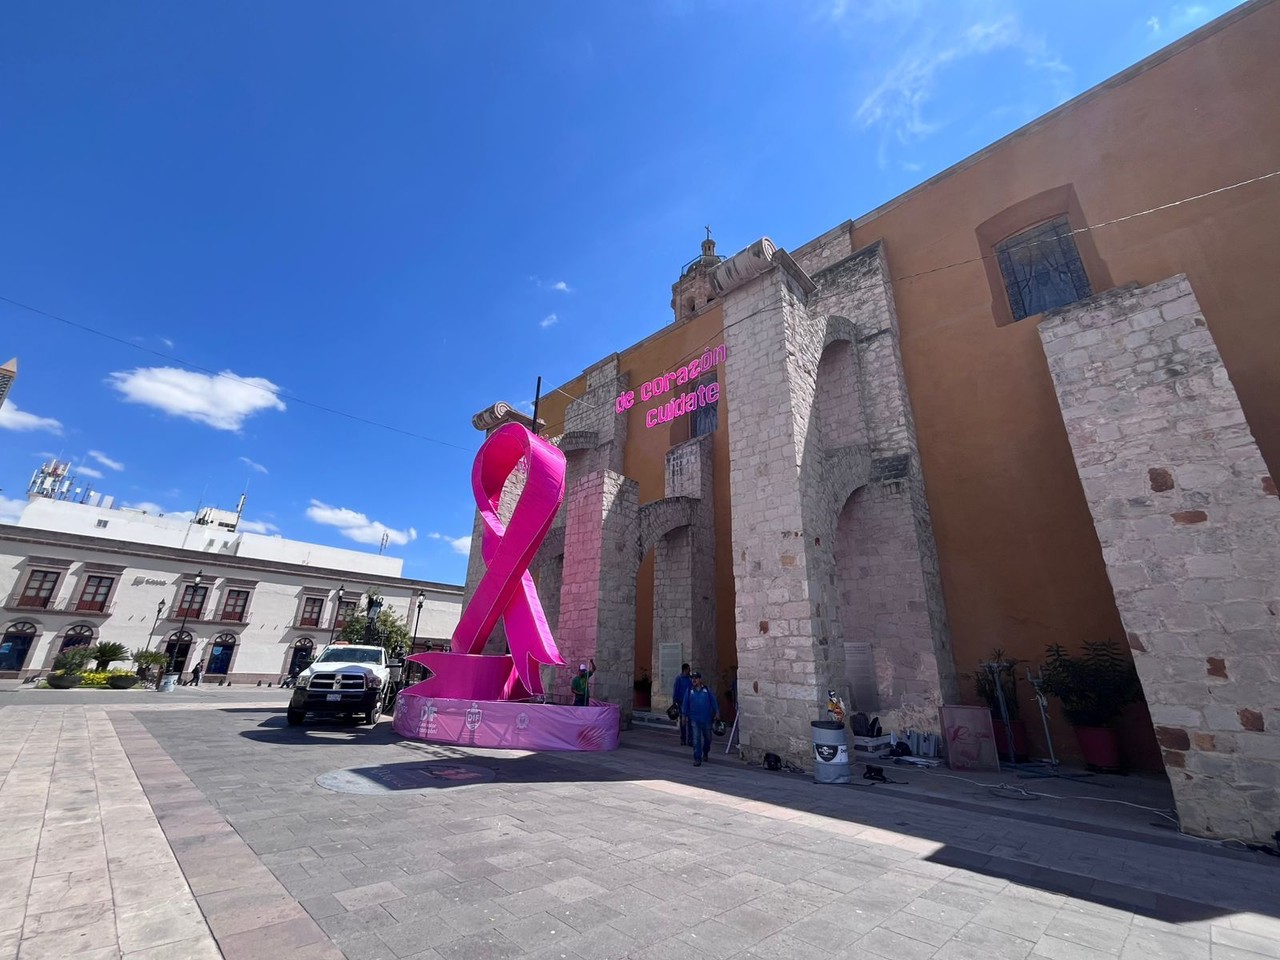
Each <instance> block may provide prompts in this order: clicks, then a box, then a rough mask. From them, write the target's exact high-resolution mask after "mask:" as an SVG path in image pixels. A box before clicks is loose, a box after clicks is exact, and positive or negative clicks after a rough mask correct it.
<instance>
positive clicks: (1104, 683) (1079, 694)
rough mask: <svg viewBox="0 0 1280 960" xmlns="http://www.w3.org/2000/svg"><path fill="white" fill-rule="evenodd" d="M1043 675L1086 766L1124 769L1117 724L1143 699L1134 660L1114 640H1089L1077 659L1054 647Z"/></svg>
mask: <svg viewBox="0 0 1280 960" xmlns="http://www.w3.org/2000/svg"><path fill="white" fill-rule="evenodd" d="M1042 676H1043V683H1042V688H1043V690H1044V692H1045V693H1047V694H1049V695H1050V696H1052V697H1055V698H1057V700H1058V701H1059V702H1060V703H1061V704H1062V710H1063V713H1065V714H1066V716H1067V721H1068V722H1069V723H1070V724H1071V726H1072V727H1074V728H1075V731H1076V739H1077V740H1079V741H1080V752H1081V753H1082V754H1083V755H1084V762H1085V763H1086V764H1088V765H1089V766H1090V767H1092V768H1094V769H1096V770H1112V771H1114V770H1119V769H1120V767H1121V764H1120V741H1119V737H1118V736H1117V735H1116V731H1115V730H1114V728H1113V725H1114V724H1115V722H1116V720H1117V719H1119V717H1120V714H1121V713H1123V712H1124V709H1125V707H1127V706H1128V705H1129V704H1131V703H1136V702H1137V701H1139V700H1141V699H1142V685H1141V684H1140V683H1139V681H1138V671H1137V670H1136V669H1134V666H1133V662H1132V661H1131V660H1130V659H1129V658H1128V657H1126V656H1125V655H1124V654H1123V653H1122V652H1121V651H1120V648H1119V647H1118V646H1117V645H1116V643H1115V641H1113V640H1088V641H1086V642H1085V644H1084V651H1083V652H1082V653H1080V654H1079V655H1077V656H1072V655H1071V654H1069V653H1067V651H1066V650H1065V649H1063V648H1062V646H1061V645H1060V644H1056V643H1055V644H1052V645H1051V646H1050V647H1049V649H1048V655H1047V658H1046V660H1045V663H1044V667H1043V670H1042Z"/></svg>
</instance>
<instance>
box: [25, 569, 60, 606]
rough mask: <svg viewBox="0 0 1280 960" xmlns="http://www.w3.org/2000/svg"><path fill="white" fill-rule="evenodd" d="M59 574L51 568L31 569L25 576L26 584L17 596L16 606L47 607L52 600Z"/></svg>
mask: <svg viewBox="0 0 1280 960" xmlns="http://www.w3.org/2000/svg"><path fill="white" fill-rule="evenodd" d="M59 576H60V574H58V573H56V572H55V571H52V570H32V571H31V575H30V576H29V577H27V586H26V588H25V589H24V590H23V591H22V596H20V597H19V598H18V606H20V607H40V608H41V609H45V608H47V607H48V606H49V604H50V603H51V602H52V600H53V591H54V590H55V589H56V588H57V586H58V577H59Z"/></svg>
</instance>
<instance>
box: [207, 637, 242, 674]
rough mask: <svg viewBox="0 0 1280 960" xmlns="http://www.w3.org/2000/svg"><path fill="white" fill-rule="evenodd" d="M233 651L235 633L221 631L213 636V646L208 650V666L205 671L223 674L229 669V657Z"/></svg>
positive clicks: (234, 650) (234, 649)
mask: <svg viewBox="0 0 1280 960" xmlns="http://www.w3.org/2000/svg"><path fill="white" fill-rule="evenodd" d="M235 652H236V637H235V634H233V633H222V634H219V635H218V636H216V637H214V638H213V647H212V649H211V650H210V652H209V666H208V668H207V669H206V670H205V672H206V673H216V674H218V675H220V676H225V675H226V674H227V673H228V672H229V671H230V670H231V657H232V655H233V654H234V653H235Z"/></svg>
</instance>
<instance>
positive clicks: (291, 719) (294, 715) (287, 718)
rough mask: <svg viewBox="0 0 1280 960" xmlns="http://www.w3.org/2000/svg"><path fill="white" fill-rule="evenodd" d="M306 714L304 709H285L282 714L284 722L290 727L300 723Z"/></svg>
mask: <svg viewBox="0 0 1280 960" xmlns="http://www.w3.org/2000/svg"><path fill="white" fill-rule="evenodd" d="M306 715H307V714H306V711H304V710H286V711H285V714H284V722H285V723H287V724H288V725H289V726H291V727H296V726H298V725H299V724H301V723H302V721H303V719H304V718H305V717H306Z"/></svg>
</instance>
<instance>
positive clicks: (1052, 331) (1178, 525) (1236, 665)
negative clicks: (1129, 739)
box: [1039, 276, 1280, 842]
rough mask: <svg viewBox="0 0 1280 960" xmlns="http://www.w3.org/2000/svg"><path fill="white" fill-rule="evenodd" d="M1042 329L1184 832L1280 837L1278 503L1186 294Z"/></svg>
mask: <svg viewBox="0 0 1280 960" xmlns="http://www.w3.org/2000/svg"><path fill="white" fill-rule="evenodd" d="M1039 333H1040V338H1041V341H1042V344H1043V346H1044V351H1045V354H1046V356H1047V357H1048V361H1049V370H1050V372H1051V374H1052V376H1053V382H1054V388H1055V390H1056V392H1057V395H1058V402H1059V404H1060V406H1061V408H1062V417H1063V421H1064V422H1065V424H1066V430H1067V436H1068V438H1069V439H1070V442H1071V450H1072V453H1073V455H1074V457H1075V462H1076V467H1077V469H1078V470H1079V473H1080V479H1081V482H1082V484H1083V486H1084V494H1085V498H1086V500H1087V501H1088V503H1089V509H1090V511H1091V512H1092V514H1093V518H1094V525H1095V527H1096V529H1097V532H1098V540H1099V542H1100V543H1101V545H1102V554H1103V557H1104V559H1105V561H1106V565H1107V574H1108V576H1109V577H1110V579H1111V585H1112V588H1113V589H1114V591H1115V596H1116V605H1117V606H1118V608H1119V610H1120V616H1121V618H1122V619H1123V621H1124V625H1125V629H1126V631H1127V634H1128V641H1129V646H1130V648H1131V649H1132V651H1133V657H1134V663H1135V664H1136V665H1137V668H1138V675H1139V677H1140V678H1141V680H1142V686H1143V690H1144V692H1145V694H1146V698H1147V703H1148V706H1149V707H1150V710H1151V716H1152V719H1153V721H1154V723H1155V729H1156V738H1157V740H1158V741H1159V742H1160V744H1161V746H1162V747H1163V749H1164V761H1165V769H1166V770H1167V771H1168V774H1169V782H1170V784H1171V785H1172V787H1173V794H1174V801H1175V803H1176V804H1177V808H1178V815H1179V819H1180V820H1181V823H1182V828H1183V829H1184V830H1186V831H1188V832H1189V833H1194V834H1198V835H1200V836H1206V837H1241V838H1244V839H1246V840H1256V841H1259V842H1267V841H1270V840H1271V838H1272V833H1273V831H1275V830H1276V829H1277V828H1278V827H1280V696H1277V692H1276V691H1277V690H1280V654H1278V653H1277V651H1280V618H1278V617H1277V613H1280V502H1277V499H1276V486H1275V482H1274V480H1273V479H1272V477H1271V476H1270V475H1269V474H1268V471H1267V467H1266V465H1265V463H1264V462H1263V460H1262V456H1261V455H1260V453H1259V452H1258V448H1257V445H1256V444H1255V442H1254V439H1253V436H1252V434H1251V433H1250V432H1249V426H1248V424H1247V423H1246V422H1245V418H1244V413H1243V411H1242V410H1241V409H1240V404H1239V401H1238V400H1237V398H1236V393H1235V390H1234V389H1233V388H1232V386H1231V381H1230V379H1229V377H1228V375H1227V371H1226V368H1225V367H1224V366H1223V364H1222V358H1221V356H1220V355H1219V354H1218V349H1217V347H1216V345H1215V344H1214V341H1213V336H1212V335H1211V333H1210V330H1209V328H1208V326H1207V325H1206V321H1205V317H1204V315H1203V314H1202V313H1201V310H1200V306H1199V304H1198V303H1197V301H1196V297H1195V294H1194V292H1193V291H1192V289H1191V285H1190V283H1188V281H1187V279H1186V277H1184V276H1175V277H1171V278H1169V279H1167V280H1162V281H1160V282H1159V283H1156V284H1153V285H1151V286H1149V287H1145V288H1142V289H1136V288H1132V287H1131V288H1127V289H1122V290H1118V291H1113V292H1111V293H1108V294H1104V295H1101V296H1098V297H1094V298H1092V299H1091V300H1088V301H1085V302H1084V303H1080V304H1076V305H1074V306H1072V307H1067V308H1064V309H1062V310H1059V311H1056V312H1054V313H1051V314H1049V315H1047V316H1046V317H1045V319H1044V320H1043V321H1042V322H1041V324H1040V327H1039ZM1098 639H1104V638H1098Z"/></svg>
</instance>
